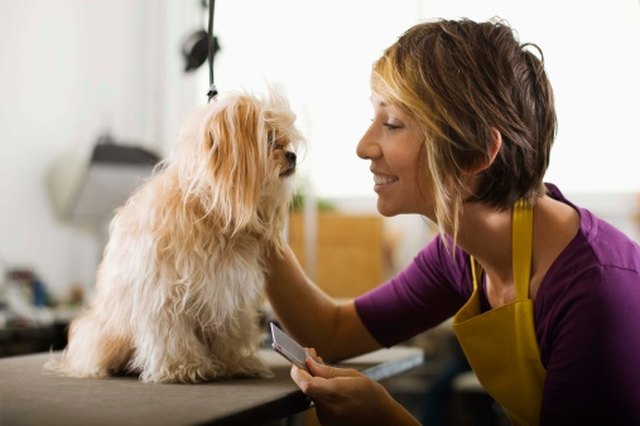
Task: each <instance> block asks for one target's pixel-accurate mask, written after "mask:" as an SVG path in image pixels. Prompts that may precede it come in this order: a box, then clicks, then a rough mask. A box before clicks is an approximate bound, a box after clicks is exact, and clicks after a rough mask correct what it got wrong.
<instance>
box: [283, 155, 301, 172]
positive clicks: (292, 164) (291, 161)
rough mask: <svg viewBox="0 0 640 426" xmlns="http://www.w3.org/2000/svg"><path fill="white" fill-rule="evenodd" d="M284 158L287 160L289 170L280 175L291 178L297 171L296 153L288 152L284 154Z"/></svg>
mask: <svg viewBox="0 0 640 426" xmlns="http://www.w3.org/2000/svg"><path fill="white" fill-rule="evenodd" d="M284 158H286V160H287V168H286V169H284V170H283V171H282V173H280V176H291V175H292V174H293V173H294V172H295V171H296V160H297V158H298V157H297V156H296V153H295V152H291V151H287V152H286V153H285V154H284Z"/></svg>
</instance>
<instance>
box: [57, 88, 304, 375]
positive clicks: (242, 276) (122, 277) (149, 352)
mask: <svg viewBox="0 0 640 426" xmlns="http://www.w3.org/2000/svg"><path fill="white" fill-rule="evenodd" d="M294 121H295V116H294V114H293V113H292V112H291V111H290V109H289V106H288V103H287V101H286V100H285V99H284V97H283V96H281V95H278V94H276V93H274V92H273V91H272V92H271V93H270V95H269V97H268V99H264V100H262V99H259V98H256V97H254V96H252V95H248V94H230V95H226V96H219V97H218V98H216V99H214V100H213V101H212V102H210V103H209V104H207V105H205V106H203V107H201V108H199V109H198V110H197V111H196V113H195V114H194V116H193V118H192V119H191V121H190V122H189V123H188V125H187V126H186V128H185V130H184V132H183V134H182V135H181V137H180V139H179V141H178V143H177V144H176V147H175V149H174V151H173V153H172V155H171V156H170V158H169V159H168V160H167V161H165V162H164V163H162V164H161V165H160V167H159V168H158V169H157V170H156V172H155V173H154V176H153V177H152V178H151V179H150V180H149V181H147V182H146V183H145V184H143V185H142V186H141V187H140V188H139V189H138V190H137V191H136V192H135V193H134V194H133V195H132V196H131V197H130V199H129V200H128V201H127V203H126V204H125V205H124V206H123V207H121V208H120V209H118V210H117V212H116V214H115V217H114V218H113V220H112V222H111V224H110V228H109V231H110V237H109V242H108V244H107V246H106V248H105V251H104V257H103V260H102V262H101V264H100V267H99V268H98V273H97V283H96V289H95V295H94V299H93V300H92V303H91V305H90V307H89V308H88V309H86V310H85V311H84V312H83V313H82V314H81V315H80V316H79V317H78V318H76V319H75V320H74V321H73V322H72V323H71V326H70V332H69V344H68V346H67V348H66V349H65V351H64V352H63V354H62V357H61V358H60V359H59V360H51V361H50V362H49V363H48V364H47V366H46V368H47V369H48V370H50V371H54V372H57V373H60V374H62V375H67V376H73V377H105V376H107V375H110V374H118V373H135V374H139V375H140V379H141V380H142V381H144V382H187V383H192V382H201V381H208V380H213V379H217V378H223V377H230V376H237V375H241V376H262V377H267V376H269V375H270V374H271V373H270V371H269V369H268V367H267V366H266V365H265V363H264V362H263V360H262V359H261V358H259V356H257V354H256V351H257V349H258V347H259V346H260V344H261V342H262V339H263V334H262V331H261V329H260V327H259V325H258V309H259V306H260V304H261V303H262V302H263V300H264V294H263V287H264V265H263V256H264V252H265V250H267V247H275V248H276V250H281V249H282V248H283V247H284V241H283V232H284V225H285V221H286V215H287V211H288V206H289V202H290V198H291V194H292V187H293V185H292V182H291V180H292V179H291V177H290V176H291V174H292V173H293V171H294V168H295V155H292V154H291V152H292V151H293V150H294V149H295V147H296V144H297V143H298V141H299V139H300V137H299V134H298V132H297V130H296V128H295V127H294Z"/></svg>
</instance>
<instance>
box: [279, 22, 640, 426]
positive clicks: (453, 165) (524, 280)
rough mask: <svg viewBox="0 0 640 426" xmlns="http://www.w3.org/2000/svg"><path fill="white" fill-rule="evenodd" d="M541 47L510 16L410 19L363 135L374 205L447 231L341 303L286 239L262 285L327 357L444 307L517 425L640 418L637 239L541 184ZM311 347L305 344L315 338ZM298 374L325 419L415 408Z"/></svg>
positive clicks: (326, 377) (375, 78)
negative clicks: (516, 30)
mask: <svg viewBox="0 0 640 426" xmlns="http://www.w3.org/2000/svg"><path fill="white" fill-rule="evenodd" d="M535 51H537V52H538V53H539V54H540V57H541V56H542V55H541V52H540V50H539V49H538V48H537V47H536V46H535V45H526V44H525V45H521V44H520V43H519V42H518V41H517V40H516V39H515V37H514V35H513V31H512V30H511V29H510V28H509V27H508V26H507V25H505V24H504V23H503V22H499V21H495V22H487V23H475V22H473V21H470V20H461V21H444V20H443V21H438V22H432V23H425V24H419V25H416V26H414V27H412V28H411V29H409V30H408V31H407V32H406V33H405V34H404V35H402V36H401V37H400V38H399V39H398V41H397V42H396V43H394V44H393V45H392V46H390V47H389V48H388V49H387V50H386V51H385V52H384V54H383V55H382V57H381V58H380V59H379V60H378V61H377V62H376V63H375V65H374V67H373V71H372V91H373V95H372V97H371V100H372V103H373V108H374V112H375V114H374V119H373V121H372V123H371V126H370V127H369V129H368V130H367V131H366V133H365V134H364V136H363V137H362V140H361V141H360V143H359V144H358V148H357V153H358V155H359V156H360V157H361V158H363V159H365V160H369V161H370V162H371V172H372V173H373V176H374V183H375V185H374V190H375V192H376V193H377V194H378V203H377V207H378V210H379V211H380V213H381V214H382V215H384V216H393V215H396V214H401V213H418V214H421V215H424V216H426V217H427V218H429V219H431V220H432V221H434V222H435V223H437V224H438V227H439V230H440V235H439V236H438V237H436V238H435V239H434V240H433V241H432V242H431V243H430V244H429V245H428V246H427V247H425V248H424V249H423V250H422V251H421V252H420V253H418V255H417V256H416V258H415V259H414V261H413V263H412V264H411V265H409V266H408V267H407V269H406V270H404V271H403V272H401V273H400V274H399V275H398V276H396V277H395V278H393V279H391V280H390V281H389V282H387V283H385V284H384V285H382V286H380V287H379V288H377V289H375V290H372V291H371V292H369V293H367V294H365V295H363V296H361V297H359V298H357V299H356V300H355V301H352V302H348V303H345V304H336V303H335V302H333V301H332V300H331V299H330V298H329V297H327V296H326V295H325V294H324V293H323V292H322V291H321V290H320V289H318V288H317V287H315V286H314V285H313V284H312V283H311V282H310V281H309V279H308V278H307V277H306V276H305V274H304V273H303V271H302V269H301V268H300V266H299V264H298V263H297V261H296V260H295V258H294V256H293V254H292V253H291V252H289V253H287V255H285V256H284V258H278V257H275V256H274V257H273V258H272V263H271V274H270V278H269V283H268V285H267V292H268V295H269V299H270V301H271V303H272V305H273V308H274V310H275V312H276V314H277V316H278V318H279V319H280V321H281V322H282V323H283V324H284V326H285V327H286V329H287V330H288V331H289V332H290V333H291V334H292V335H293V336H294V337H295V338H296V339H297V340H298V341H299V342H301V343H302V344H304V345H307V346H309V347H314V348H315V349H316V350H317V352H318V354H320V355H322V357H323V358H324V359H327V360H331V361H335V360H339V359H343V358H347V357H351V356H354V355H359V354H362V353H365V352H369V351H372V350H375V349H378V348H380V347H383V346H387V347H388V346H392V345H394V344H396V343H399V342H402V341H404V340H406V339H407V338H409V337H411V336H413V335H415V334H418V333H420V332H422V331H424V330H427V329H428V328H430V327H433V326H435V325H437V324H439V323H440V322H442V321H443V320H445V319H447V318H449V317H451V316H453V317H454V330H455V332H456V335H457V336H458V339H459V341H460V343H461V345H462V347H463V349H464V352H465V354H466V356H467V359H468V360H469V362H470V364H471V366H472V367H473V369H474V371H475V372H476V374H477V375H478V378H479V379H480V381H481V382H482V384H483V386H484V387H485V389H487V391H488V392H489V393H490V394H491V395H492V396H493V397H494V398H495V399H496V400H497V401H498V402H500V403H501V404H502V406H503V407H504V408H505V410H506V412H507V413H508V415H509V417H510V418H511V420H512V421H513V422H514V423H516V424H538V423H540V424H552V423H558V424H575V423H576V422H582V423H583V424H584V423H588V424H593V423H596V424H598V423H599V424H603V423H606V424H621V423H629V424H640V361H639V360H640V247H639V246H638V245H637V244H636V243H634V242H632V241H631V240H630V239H629V238H627V237H626V236H625V235H623V234H622V233H621V232H619V231H618V230H616V229H614V228H613V227H612V226H610V225H609V224H607V223H606V222H604V221H602V220H601V219H599V218H597V217H596V216H595V215H593V214H592V213H591V212H589V211H587V210H585V209H582V208H579V207H577V206H575V205H573V204H571V203H570V202H569V201H568V200H566V199H565V198H564V196H563V195H562V193H561V192H560V191H559V190H558V189H557V188H556V187H555V186H553V185H550V184H547V185H545V184H543V176H544V173H545V171H546V169H547V165H548V162H549V151H550V148H551V145H552V143H553V139H554V137H555V130H556V115H555V109H554V103H553V93H552V89H551V85H550V83H549V81H548V79H547V76H546V74H545V72H544V69H543V64H542V60H541V58H540V59H539V58H538V57H537V56H536V55H535V54H534V52H535ZM311 352H312V353H313V354H315V352H314V351H311ZM307 363H308V366H309V369H310V371H311V374H308V373H307V372H305V371H303V370H300V369H298V368H296V367H293V369H292V372H291V374H292V378H293V380H294V381H295V382H296V383H297V384H298V385H299V386H300V388H301V389H302V390H303V392H305V393H306V394H308V395H309V396H310V397H311V398H312V399H313V400H314V401H315V403H316V407H317V410H318V415H319V417H320V419H321V421H322V422H323V423H337V424H359V423H360V424H394V425H399V424H415V423H416V422H417V421H416V420H415V419H413V418H412V417H411V416H410V415H409V413H407V412H406V411H405V410H404V409H403V408H402V407H401V406H400V405H399V404H398V403H396V402H395V401H393V399H392V398H391V397H390V396H389V395H388V394H387V392H386V391H385V390H384V389H383V388H382V387H381V386H380V385H379V384H377V383H374V382H372V381H370V380H369V379H367V378H366V377H364V376H362V375H361V374H359V373H357V372H355V371H352V370H343V369H338V368H333V367H329V366H326V365H322V364H320V363H318V362H316V361H314V360H313V359H311V358H309V359H308V360H307Z"/></svg>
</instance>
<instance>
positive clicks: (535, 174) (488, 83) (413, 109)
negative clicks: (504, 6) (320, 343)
mask: <svg viewBox="0 0 640 426" xmlns="http://www.w3.org/2000/svg"><path fill="white" fill-rule="evenodd" d="M528 47H534V48H535V49H536V50H537V51H538V53H539V55H540V58H538V57H537V56H536V55H534V54H533V53H532V52H531V51H530V50H529V49H528ZM372 88H373V91H374V92H376V93H378V94H379V95H380V96H382V97H383V98H385V99H386V100H387V101H388V102H390V103H392V104H394V105H397V106H398V107H400V108H402V109H403V110H405V111H407V112H408V113H409V114H410V115H411V116H412V117H414V118H415V119H416V120H417V122H418V123H419V124H420V125H421V127H422V128H423V131H424V136H425V147H426V150H427V154H428V155H427V161H428V164H427V165H428V169H429V171H430V173H431V178H432V179H433V182H434V187H435V198H436V199H435V204H436V216H437V219H438V224H439V226H440V229H441V232H445V231H447V232H449V233H451V234H452V235H453V237H454V239H455V237H456V235H457V230H458V221H459V216H460V212H461V210H462V207H463V203H464V202H465V201H467V200H475V201H482V202H486V203H488V204H490V205H493V206H495V207H497V208H499V209H506V208H509V207H510V206H511V205H512V204H513V203H514V202H515V201H516V200H517V199H519V198H526V199H527V200H528V201H529V202H530V203H535V199H536V198H537V197H539V196H540V195H542V194H543V191H544V186H543V183H542V179H543V176H544V174H545V171H546V169H547V166H548V163H549V153H550V149H551V145H552V144H553V140H554V138H555V133H556V114H555V107H554V101H553V91H552V88H551V84H550V83H549V80H548V78H547V75H546V73H545V71H544V68H543V57H542V51H541V50H540V49H539V48H538V47H537V46H535V45H532V44H520V42H519V41H518V40H517V38H516V36H515V34H514V32H513V30H512V29H511V28H510V27H509V25H508V24H506V23H505V22H503V21H501V20H497V19H494V20H492V21H489V22H484V23H477V22H474V21H471V20H468V19H463V20H459V21H452V20H438V21H435V22H427V23H422V24H418V25H415V26H414V27H412V28H410V29H409V30H408V31H406V32H405V33H404V34H403V35H402V36H401V37H400V38H399V39H398V40H397V41H396V42H395V43H394V44H393V45H391V46H390V47H389V48H387V50H386V51H385V52H384V54H383V55H382V57H381V58H380V59H379V60H378V61H377V62H376V63H375V64H374V67H373V71H372ZM493 129H495V130H497V131H499V132H500V134H501V136H502V146H501V149H500V151H499V153H498V155H497V157H496V159H495V160H494V162H493V163H492V165H491V167H489V168H488V169H486V170H485V171H483V172H482V174H481V176H480V183H479V185H478V187H477V188H476V189H475V191H473V192H470V191H471V188H468V187H467V186H466V185H465V183H464V182H463V180H462V176H463V175H464V172H465V171H466V170H469V169H470V168H472V167H473V165H474V164H475V163H479V162H481V161H485V160H486V159H488V158H490V155H491V152H490V150H491V144H490V143H489V141H490V140H491V132H492V131H493Z"/></svg>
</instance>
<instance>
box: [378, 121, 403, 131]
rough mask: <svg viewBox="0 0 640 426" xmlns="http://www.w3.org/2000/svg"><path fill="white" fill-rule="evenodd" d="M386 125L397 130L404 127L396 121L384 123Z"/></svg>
mask: <svg viewBox="0 0 640 426" xmlns="http://www.w3.org/2000/svg"><path fill="white" fill-rule="evenodd" d="M382 124H383V126H384V127H386V128H387V129H389V130H396V129H400V128H402V124H395V123H389V122H386V123H382Z"/></svg>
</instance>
